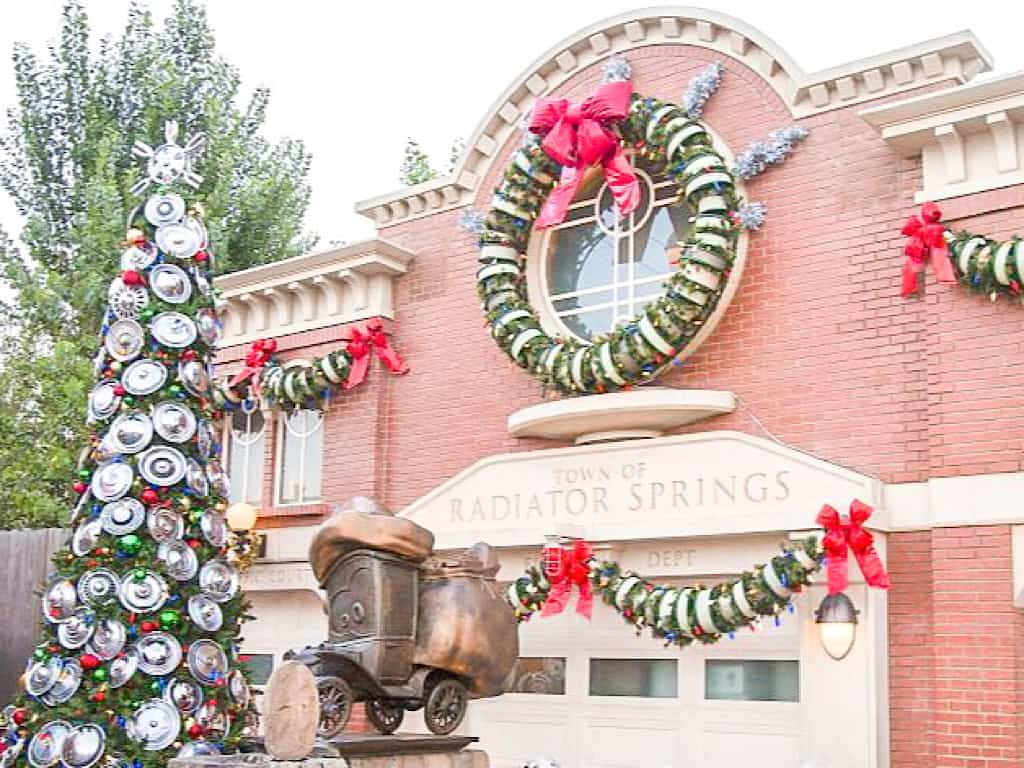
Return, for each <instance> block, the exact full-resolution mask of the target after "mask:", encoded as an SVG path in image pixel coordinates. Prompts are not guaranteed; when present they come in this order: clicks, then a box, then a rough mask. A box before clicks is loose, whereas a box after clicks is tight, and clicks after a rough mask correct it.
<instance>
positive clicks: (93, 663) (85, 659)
mask: <svg viewBox="0 0 1024 768" xmlns="http://www.w3.org/2000/svg"><path fill="white" fill-rule="evenodd" d="M78 663H79V664H81V665H82V669H96V667H98V666H99V665H100V660H99V657H98V656H96V655H94V654H91V653H83V654H82V655H81V656H79V657H78Z"/></svg>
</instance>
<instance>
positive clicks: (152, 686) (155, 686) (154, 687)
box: [149, 680, 160, 693]
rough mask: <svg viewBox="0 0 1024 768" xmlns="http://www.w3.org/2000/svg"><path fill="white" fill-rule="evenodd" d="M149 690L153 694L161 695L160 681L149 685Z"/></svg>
mask: <svg viewBox="0 0 1024 768" xmlns="http://www.w3.org/2000/svg"><path fill="white" fill-rule="evenodd" d="M149 690H151V691H152V692H153V693H160V681H159V680H154V681H153V682H151V683H150V684H149Z"/></svg>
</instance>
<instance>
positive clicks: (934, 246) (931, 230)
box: [900, 203, 956, 299]
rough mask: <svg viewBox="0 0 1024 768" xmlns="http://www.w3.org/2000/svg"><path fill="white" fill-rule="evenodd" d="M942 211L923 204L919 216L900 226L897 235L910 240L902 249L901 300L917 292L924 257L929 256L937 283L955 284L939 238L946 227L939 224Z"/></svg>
mask: <svg viewBox="0 0 1024 768" xmlns="http://www.w3.org/2000/svg"><path fill="white" fill-rule="evenodd" d="M941 218H942V211H941V210H939V206H937V205H936V204H935V203H925V204H924V205H923V206H921V213H919V214H917V215H916V216H911V217H910V218H909V219H908V220H907V223H906V224H904V225H903V229H901V230H900V232H901V233H903V234H904V235H906V236H907V237H909V238H910V240H908V241H907V244H906V245H905V246H903V253H904V254H905V255H906V257H907V258H906V260H904V262H903V288H902V289H901V290H900V296H902V297H903V298H904V299H905V298H907V297H908V296H909V295H910V294H912V293H913V292H914V291H916V290H917V277H918V275H920V274H921V273H922V272H924V266H925V263H926V262H927V261H928V257H929V256H931V257H932V269H934V270H935V277H936V279H937V280H938V281H939V282H940V283H955V282H956V273H954V272H953V264H952V262H950V260H949V249H948V248H947V247H946V238H945V237H944V236H943V235H944V233H945V231H946V228H945V227H944V226H942V224H940V223H939V220H940V219H941Z"/></svg>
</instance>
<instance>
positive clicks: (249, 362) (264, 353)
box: [228, 339, 277, 395]
mask: <svg viewBox="0 0 1024 768" xmlns="http://www.w3.org/2000/svg"><path fill="white" fill-rule="evenodd" d="M275 352H277V342H276V341H275V340H274V339H260V340H259V341H254V342H253V343H252V347H251V348H250V349H249V353H248V354H247V355H246V356H245V367H244V368H243V369H242V370H240V371H239V372H238V373H236V374H235V375H234V376H233V377H232V379H231V381H229V382H228V386H229V387H237V386H238V385H239V384H241V383H242V382H244V381H246V380H247V379H250V378H251V379H252V389H253V392H254V393H255V394H256V395H259V393H260V374H261V373H262V372H263V368H264V366H266V364H267V363H269V362H270V358H271V357H273V356H274V353H275Z"/></svg>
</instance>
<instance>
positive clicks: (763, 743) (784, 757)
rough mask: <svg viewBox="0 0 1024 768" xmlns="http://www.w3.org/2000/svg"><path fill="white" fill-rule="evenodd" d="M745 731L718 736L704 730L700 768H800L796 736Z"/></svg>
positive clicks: (751, 730) (718, 733) (699, 742)
mask: <svg viewBox="0 0 1024 768" xmlns="http://www.w3.org/2000/svg"><path fill="white" fill-rule="evenodd" d="M756 730H758V729H756V728H747V729H745V730H744V731H738V730H737V731H729V732H716V731H712V730H707V729H705V730H704V732H703V733H702V734H701V737H700V739H699V740H698V749H699V750H700V753H701V762H700V763H699V765H700V768H716V767H717V766H726V765H727V766H729V768H765V766H772V768H798V766H799V765H800V763H799V760H800V738H799V737H798V736H797V735H795V734H790V735H785V734H775V735H771V734H767V733H757V732H756Z"/></svg>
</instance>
